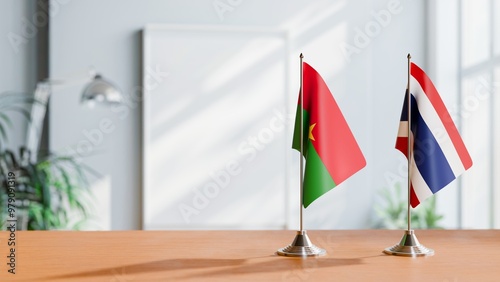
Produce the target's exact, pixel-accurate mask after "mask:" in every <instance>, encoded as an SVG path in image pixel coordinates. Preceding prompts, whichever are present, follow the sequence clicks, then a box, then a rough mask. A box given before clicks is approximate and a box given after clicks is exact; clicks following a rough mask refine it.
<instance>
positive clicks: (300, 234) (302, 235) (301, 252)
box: [276, 53, 326, 257]
mask: <svg viewBox="0 0 500 282" xmlns="http://www.w3.org/2000/svg"><path fill="white" fill-rule="evenodd" d="M299 57H300V94H299V108H300V110H299V111H298V112H297V113H298V114H300V177H299V179H300V185H299V187H300V229H299V231H297V234H296V235H295V239H294V240H293V242H292V243H291V244H290V245H288V246H286V247H284V248H281V249H279V250H278V251H277V252H276V253H277V254H278V255H280V256H288V257H312V256H322V255H325V254H326V251H325V250H323V249H321V248H318V247H316V246H315V245H314V244H313V243H312V242H311V240H310V239H309V236H307V231H306V230H304V226H303V218H302V214H303V210H304V205H303V203H304V154H303V153H304V68H303V66H304V63H303V58H304V55H302V53H300V56H299Z"/></svg>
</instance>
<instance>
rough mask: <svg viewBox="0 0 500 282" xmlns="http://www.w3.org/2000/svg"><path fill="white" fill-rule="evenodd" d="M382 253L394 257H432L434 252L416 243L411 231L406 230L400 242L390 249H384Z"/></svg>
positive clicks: (416, 240) (415, 237)
mask: <svg viewBox="0 0 500 282" xmlns="http://www.w3.org/2000/svg"><path fill="white" fill-rule="evenodd" d="M384 253H386V254H388V255H395V256H405V257H423V256H433V255H434V250H433V249H429V248H426V247H425V246H424V245H422V244H420V243H419V242H418V239H417V236H415V233H414V232H413V230H406V231H405V234H404V235H403V238H402V239H401V242H400V243H399V244H397V245H394V246H392V247H389V248H386V249H385V250H384Z"/></svg>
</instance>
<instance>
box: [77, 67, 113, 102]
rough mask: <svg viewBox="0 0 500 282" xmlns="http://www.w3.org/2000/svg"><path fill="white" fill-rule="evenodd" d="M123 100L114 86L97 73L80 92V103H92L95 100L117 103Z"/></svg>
mask: <svg viewBox="0 0 500 282" xmlns="http://www.w3.org/2000/svg"><path fill="white" fill-rule="evenodd" d="M122 101H123V99H122V95H121V94H120V91H119V90H118V88H116V86H114V85H113V84H112V83H111V82H109V81H107V80H106V79H104V78H102V76H101V75H99V74H97V75H96V76H95V77H94V79H93V80H92V81H91V82H90V83H89V84H88V85H87V86H86V87H85V89H84V90H83V93H82V100H81V102H82V103H85V104H89V105H91V106H92V105H93V104H94V103H95V102H98V103H105V104H119V103H121V102H122Z"/></svg>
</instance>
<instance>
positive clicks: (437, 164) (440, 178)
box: [412, 95, 455, 193]
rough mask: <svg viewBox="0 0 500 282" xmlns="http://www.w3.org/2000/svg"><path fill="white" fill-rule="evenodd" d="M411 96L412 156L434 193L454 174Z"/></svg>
mask: <svg viewBox="0 0 500 282" xmlns="http://www.w3.org/2000/svg"><path fill="white" fill-rule="evenodd" d="M412 98H413V99H412V119H414V120H412V125H413V126H412V132H413V136H415V143H414V147H413V148H414V150H413V157H414V159H415V164H416V165H417V168H418V170H419V171H420V174H421V175H422V177H423V178H424V180H425V182H426V183H427V185H428V186H429V188H430V189H431V191H432V193H436V192H437V191H439V190H441V188H443V187H445V186H446V185H448V184H449V183H450V182H451V181H453V180H454V179H455V175H454V174H453V171H452V170H451V167H450V165H449V163H448V160H447V159H446V156H445V155H444V153H443V151H442V150H441V147H440V146H439V144H438V142H437V140H436V138H435V137H434V135H433V134H432V132H431V130H430V129H429V127H428V126H427V124H426V123H425V121H424V119H423V118H422V116H421V115H420V111H419V110H418V106H417V105H416V100H415V99H414V97H413V95H412ZM413 102H415V106H414V104H413Z"/></svg>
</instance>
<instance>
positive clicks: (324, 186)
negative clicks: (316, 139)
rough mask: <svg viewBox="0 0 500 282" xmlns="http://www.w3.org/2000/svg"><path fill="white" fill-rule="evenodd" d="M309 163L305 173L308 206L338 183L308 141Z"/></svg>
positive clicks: (305, 195) (305, 196) (305, 191)
mask: <svg viewBox="0 0 500 282" xmlns="http://www.w3.org/2000/svg"><path fill="white" fill-rule="evenodd" d="M304 145H305V146H307V152H308V153H307V165H306V169H305V175H304V200H303V204H304V207H305V208H307V207H308V206H309V205H310V204H311V203H312V202H313V201H314V200H316V199H317V198H319V197H321V196H322V195H323V194H325V193H326V192H328V191H330V190H331V189H333V188H334V187H335V186H336V184H335V182H334V181H333V179H332V177H331V176H330V174H329V173H328V170H327V169H326V167H325V165H324V163H323V161H322V160H321V158H320V157H319V155H318V153H317V152H316V149H314V146H313V145H312V144H311V142H307V145H306V144H304Z"/></svg>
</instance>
